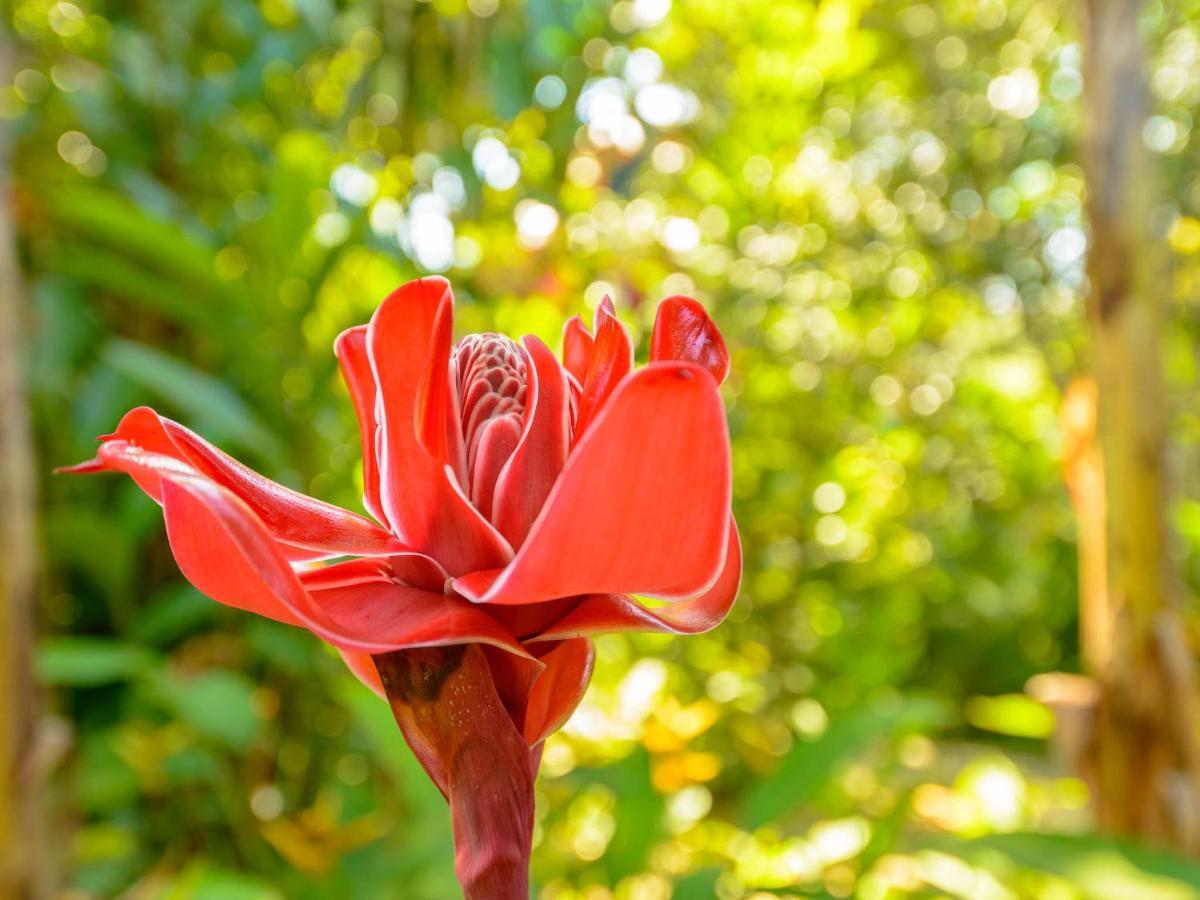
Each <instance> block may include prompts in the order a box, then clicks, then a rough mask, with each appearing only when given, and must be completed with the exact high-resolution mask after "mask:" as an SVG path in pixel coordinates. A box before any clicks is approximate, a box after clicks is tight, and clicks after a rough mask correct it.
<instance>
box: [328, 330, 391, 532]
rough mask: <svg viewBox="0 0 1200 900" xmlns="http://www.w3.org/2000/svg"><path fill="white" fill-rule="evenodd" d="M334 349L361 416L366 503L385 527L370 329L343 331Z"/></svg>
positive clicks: (358, 414) (364, 497) (359, 428)
mask: <svg viewBox="0 0 1200 900" xmlns="http://www.w3.org/2000/svg"><path fill="white" fill-rule="evenodd" d="M333 350H334V353H336V354H337V358H338V364H339V366H340V367H341V370H342V378H343V379H344V380H345V382H346V389H347V390H348V391H349V392H350V400H351V401H352V402H353V404H354V413H355V415H356V416H357V417H358V431H359V436H360V437H361V439H362V460H363V504H364V505H365V506H366V508H367V511H368V512H369V513H370V514H371V515H373V516H374V517H375V518H376V519H377V520H378V521H380V522H383V523H384V524H385V525H386V524H387V518H386V516H384V514H383V505H382V503H381V502H380V499H379V455H378V435H379V423H378V422H377V421H376V420H375V402H376V397H377V394H378V390H377V387H376V384H375V375H374V373H372V372H371V360H370V358H369V357H368V355H367V326H366V325H358V326H355V327H354V328H350V329H347V330H346V331H343V332H342V333H341V334H340V335H338V338H337V340H336V341H334V343H333Z"/></svg>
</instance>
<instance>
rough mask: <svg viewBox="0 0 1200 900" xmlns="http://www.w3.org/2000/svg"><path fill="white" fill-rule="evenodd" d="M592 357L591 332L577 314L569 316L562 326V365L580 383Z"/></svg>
mask: <svg viewBox="0 0 1200 900" xmlns="http://www.w3.org/2000/svg"><path fill="white" fill-rule="evenodd" d="M591 358H592V333H591V332H590V331H588V329H587V326H586V325H584V324H583V319H581V318H579V316H571V318H569V319H567V324H566V325H564V326H563V352H562V359H563V365H564V366H565V367H566V369H567V371H568V372H570V373H571V374H572V375H574V376H575V380H576V381H578V382H579V383H580V384H582V383H583V380H584V379H585V378H586V377H587V370H588V363H589V361H590V360H591Z"/></svg>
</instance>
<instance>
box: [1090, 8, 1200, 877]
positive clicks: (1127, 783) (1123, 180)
mask: <svg viewBox="0 0 1200 900" xmlns="http://www.w3.org/2000/svg"><path fill="white" fill-rule="evenodd" d="M1139 10H1140V2H1139V0H1090V2H1089V3H1088V13H1089V17H1088V32H1087V40H1086V72H1085V88H1086V94H1085V110H1084V122H1085V129H1086V132H1085V168H1086V176H1087V188H1088V219H1089V222H1090V225H1091V248H1090V251H1089V257H1088V277H1089V280H1090V290H1091V296H1090V298H1089V317H1090V321H1091V336H1092V342H1091V343H1092V346H1091V354H1092V370H1093V375H1094V378H1095V384H1096V392H1097V393H1096V406H1097V410H1098V415H1097V422H1098V436H1099V445H1100V446H1099V459H1100V460H1102V466H1103V481H1102V484H1098V485H1095V486H1094V487H1093V488H1092V491H1093V493H1094V494H1096V495H1097V496H1094V497H1093V498H1092V500H1091V502H1090V503H1089V504H1085V506H1086V508H1088V509H1090V510H1091V512H1090V513H1087V515H1101V516H1104V518H1105V519H1106V520H1107V522H1106V524H1107V527H1106V529H1105V533H1104V537H1105V538H1106V540H1104V541H1103V542H1102V543H1100V542H1098V540H1097V539H1096V538H1095V537H1091V538H1089V539H1088V541H1087V542H1086V543H1087V545H1088V546H1087V548H1086V549H1087V550H1088V551H1089V553H1094V552H1095V550H1096V547H1097V545H1098V543H1099V546H1100V547H1101V550H1102V552H1104V553H1105V554H1106V556H1107V567H1106V572H1105V573H1104V575H1105V576H1106V577H1103V578H1096V577H1086V578H1084V579H1082V580H1081V589H1082V590H1081V603H1082V608H1081V615H1080V621H1081V623H1082V625H1083V629H1082V634H1081V642H1082V650H1083V658H1084V662H1085V665H1086V666H1087V667H1088V669H1089V670H1090V671H1089V674H1090V675H1092V676H1093V678H1095V680H1096V682H1097V684H1098V686H1099V689H1100V694H1099V702H1098V705H1097V709H1096V716H1095V722H1094V731H1093V735H1092V746H1091V749H1090V752H1089V754H1088V756H1089V757H1090V759H1089V768H1090V769H1091V771H1092V776H1093V777H1092V781H1093V792H1094V794H1095V798H1094V799H1095V804H1096V811H1097V816H1098V818H1099V822H1100V825H1101V827H1103V828H1105V829H1106V830H1109V831H1112V832H1117V833H1124V834H1130V835H1136V836H1140V837H1143V838H1147V839H1150V840H1152V841H1154V842H1156V843H1160V844H1165V845H1170V846H1173V847H1175V848H1177V849H1180V850H1184V851H1186V852H1191V853H1196V852H1200V753H1198V752H1197V751H1198V746H1197V735H1196V719H1195V713H1196V684H1195V675H1194V666H1193V661H1192V657H1191V653H1190V650H1189V648H1188V647H1187V639H1186V635H1185V632H1184V629H1183V627H1182V623H1181V622H1180V619H1179V616H1178V613H1177V611H1176V596H1175V594H1176V591H1177V580H1176V578H1175V576H1174V574H1173V572H1172V571H1171V560H1170V553H1169V548H1168V540H1169V538H1168V528H1167V522H1166V499H1167V491H1166V478H1165V472H1164V468H1165V466H1164V449H1165V443H1166V407H1165V402H1164V394H1163V390H1164V389H1163V379H1162V371H1161V365H1160V359H1161V353H1162V349H1161V342H1160V328H1161V323H1160V320H1161V315H1162V308H1161V298H1162V297H1163V296H1164V295H1165V291H1166V285H1165V284H1164V283H1163V279H1162V277H1161V275H1162V272H1161V266H1160V265H1159V260H1160V251H1159V249H1158V247H1157V246H1156V243H1155V241H1154V240H1153V238H1152V235H1151V233H1150V225H1149V212H1150V208H1151V206H1152V200H1153V197H1154V196H1155V193H1154V184H1153V179H1152V177H1151V171H1150V166H1149V160H1148V158H1147V155H1146V153H1145V151H1144V150H1143V147H1142V126H1143V123H1144V122H1145V118H1146V99H1145V83H1144V69H1145V65H1144V57H1143V48H1142V42H1141V39H1140V36H1139V33H1138V27H1137V17H1138V13H1139ZM1076 508H1077V509H1080V511H1081V512H1083V508H1082V507H1081V505H1080V504H1079V503H1078V499H1077V503H1076ZM1094 524H1095V523H1093V522H1088V521H1083V522H1081V531H1084V532H1085V533H1086V532H1087V531H1089V529H1093V526H1094ZM1081 562H1082V563H1083V564H1084V565H1085V566H1089V567H1091V561H1090V560H1082V561H1081Z"/></svg>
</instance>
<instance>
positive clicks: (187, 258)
mask: <svg viewBox="0 0 1200 900" xmlns="http://www.w3.org/2000/svg"><path fill="white" fill-rule="evenodd" d="M43 201H44V203H45V205H46V209H47V211H48V212H49V214H50V216H51V218H52V219H53V220H54V221H55V223H56V224H57V225H58V226H59V227H65V228H67V229H70V230H72V231H76V232H79V233H80V234H81V235H84V236H86V237H88V238H90V239H92V240H94V241H96V242H97V243H100V244H104V245H107V246H109V247H112V248H114V249H116V250H119V251H122V252H123V253H125V254H127V255H129V256H132V257H134V258H137V259H140V260H142V261H143V262H145V263H150V264H152V265H154V266H156V267H157V268H158V269H159V270H160V271H161V272H162V274H164V275H169V276H174V277H175V278H176V279H178V283H179V284H180V285H186V286H187V288H188V290H189V291H195V290H196V289H197V288H203V289H205V290H206V291H208V292H211V293H214V294H217V295H218V296H223V295H227V294H228V293H229V290H230V288H229V284H228V283H227V282H224V281H221V280H220V279H219V278H218V277H217V274H216V270H215V269H214V267H213V257H214V251H213V249H212V248H211V247H207V246H204V245H203V244H200V243H198V242H197V241H196V240H195V239H194V238H192V237H191V236H190V235H188V234H187V233H186V232H184V231H183V229H181V228H180V227H179V226H178V225H176V224H175V223H173V222H168V221H164V220H162V219H159V218H155V217H153V216H150V215H149V214H147V213H146V212H144V211H143V210H141V209H139V208H138V207H137V206H136V205H134V204H133V203H132V202H130V201H129V200H128V199H126V198H125V197H123V196H121V195H120V194H117V193H114V192H113V191H110V190H107V189H104V188H99V187H91V186H89V185H86V184H80V183H79V182H74V183H73V184H72V185H71V187H70V189H51V190H49V191H47V192H45V194H44V195H43ZM73 246H74V245H73Z"/></svg>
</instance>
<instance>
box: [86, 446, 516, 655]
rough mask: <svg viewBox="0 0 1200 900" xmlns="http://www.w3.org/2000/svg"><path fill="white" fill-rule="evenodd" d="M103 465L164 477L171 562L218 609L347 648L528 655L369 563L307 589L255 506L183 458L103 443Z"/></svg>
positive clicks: (472, 612)
mask: <svg viewBox="0 0 1200 900" xmlns="http://www.w3.org/2000/svg"><path fill="white" fill-rule="evenodd" d="M100 459H101V460H102V461H104V462H105V463H106V464H107V465H108V466H109V468H112V469H115V470H119V471H123V472H128V473H129V474H131V475H134V474H136V475H138V476H139V477H141V478H150V477H153V478H157V479H158V485H159V489H160V502H161V503H162V508H163V518H164V520H165V522H166V528H167V540H168V541H169V543H170V545H171V552H172V553H173V554H174V556H175V561H176V563H177V564H178V565H179V569H180V571H181V572H182V573H183V575H184V577H185V578H187V580H188V581H189V582H191V584H192V585H193V586H194V587H195V588H196V589H197V590H199V591H200V592H201V593H203V594H205V595H206V596H208V597H210V598H212V599H213V600H216V601H217V602H219V603H224V604H225V605H227V606H232V607H235V608H237V609H242V610H246V611H248V612H253V613H256V614H258V615H261V616H265V617H266V618H269V619H275V620H276V621H279V622H286V623H288V624H290V625H297V626H300V627H303V628H306V629H307V630H309V631H311V632H312V633H313V634H315V635H316V636H317V637H320V638H321V639H322V640H324V641H327V642H328V643H330V644H333V645H334V646H335V647H337V648H339V649H341V650H348V651H351V652H361V653H386V652H389V651H391V650H396V649H399V648H406V647H413V646H431V645H437V644H444V643H454V642H460V641H464V640H467V641H483V642H487V643H490V644H493V645H495V646H498V647H503V648H504V649H506V650H508V651H509V652H511V653H516V654H518V655H528V654H527V653H526V651H525V650H524V649H523V648H522V647H521V645H520V644H519V643H518V642H517V641H516V639H515V638H513V637H512V636H511V635H510V634H508V632H507V631H505V629H504V628H503V627H502V626H500V625H499V624H498V623H497V622H496V621H495V620H494V619H492V618H491V617H490V616H487V615H481V613H482V611H481V610H479V609H478V608H476V607H472V606H471V605H470V604H468V603H466V602H465V601H462V600H456V599H454V598H449V597H446V596H445V595H443V594H435V593H432V592H429V591H422V590H419V589H416V588H410V587H405V586H402V585H397V584H394V583H392V582H391V581H390V580H383V579H382V577H381V578H380V580H378V581H375V582H370V581H365V580H363V579H364V578H365V577H366V568H367V566H369V565H370V563H369V562H368V563H362V564H359V565H358V566H356V567H355V572H354V576H353V577H352V578H343V579H341V580H342V581H348V582H349V583H346V584H343V585H339V586H336V587H328V588H325V589H315V590H312V591H310V590H309V589H307V588H306V586H305V585H304V583H303V582H302V581H301V579H300V577H299V576H298V575H297V574H296V572H295V571H294V570H293V569H292V566H291V564H290V563H289V561H288V559H287V558H286V557H285V556H284V554H283V552H282V548H281V546H280V544H279V543H278V542H277V541H276V540H275V539H274V538H273V537H272V535H271V534H270V532H269V531H268V530H267V528H266V527H265V526H264V524H263V523H262V521H261V520H260V519H259V518H258V516H257V515H256V514H255V513H254V511H253V510H252V509H251V507H250V506H249V505H248V504H247V503H245V502H244V501H243V500H241V499H240V498H239V497H237V496H236V495H235V494H234V493H233V492H232V491H230V490H229V489H228V488H225V487H223V486H222V485H220V484H218V483H216V482H215V481H214V480H212V479H210V478H207V477H205V476H204V475H202V474H201V473H200V472H198V471H197V470H196V469H194V468H192V467H191V466H189V465H188V464H186V463H184V462H181V461H180V460H178V459H174V458H171V457H167V456H163V455H161V454H155V453H149V452H147V451H145V450H142V449H141V448H139V447H136V446H134V445H131V444H127V443H125V442H124V441H110V442H109V443H106V444H104V445H103V446H102V447H101V448H100ZM330 568H333V567H330ZM346 571H348V570H342V574H343V575H344V574H345V573H346ZM331 581H332V583H336V579H333V580H331ZM318 597H319V598H320V599H319V600H318V599H317V598H318ZM447 601H453V602H449V603H448V602H447Z"/></svg>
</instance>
